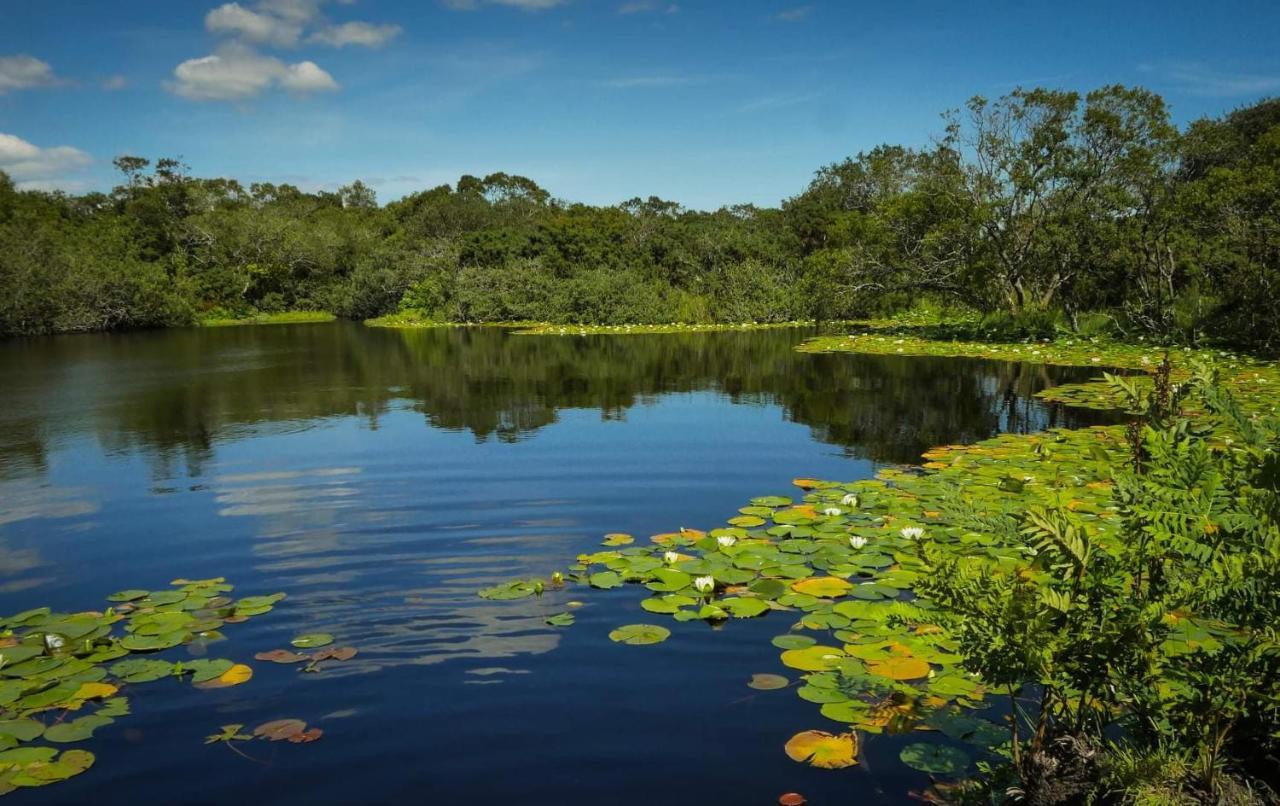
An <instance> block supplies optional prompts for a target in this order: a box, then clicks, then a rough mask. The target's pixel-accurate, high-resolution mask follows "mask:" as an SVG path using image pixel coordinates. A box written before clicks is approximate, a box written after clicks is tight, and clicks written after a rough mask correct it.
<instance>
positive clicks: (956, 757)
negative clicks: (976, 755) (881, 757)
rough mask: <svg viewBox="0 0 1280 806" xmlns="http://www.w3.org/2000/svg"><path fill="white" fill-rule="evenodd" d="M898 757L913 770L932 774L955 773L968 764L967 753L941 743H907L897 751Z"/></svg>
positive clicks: (961, 770)
mask: <svg viewBox="0 0 1280 806" xmlns="http://www.w3.org/2000/svg"><path fill="white" fill-rule="evenodd" d="M898 758H900V759H902V763H903V764H906V765H907V766H908V767H910V768H911V769H913V770H919V771H920V772H927V773H932V774H934V775H955V774H957V773H960V772H963V771H964V770H965V768H967V767H968V766H969V756H968V754H967V753H965V752H964V751H963V750H959V749H957V748H954V747H949V746H947V745H942V744H926V743H924V742H919V743H917V744H909V745H907V746H906V747H904V748H902V751H901V752H900V753H898Z"/></svg>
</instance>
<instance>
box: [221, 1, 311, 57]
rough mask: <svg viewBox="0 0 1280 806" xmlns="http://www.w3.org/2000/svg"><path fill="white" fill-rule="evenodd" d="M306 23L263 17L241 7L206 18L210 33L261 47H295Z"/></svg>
mask: <svg viewBox="0 0 1280 806" xmlns="http://www.w3.org/2000/svg"><path fill="white" fill-rule="evenodd" d="M304 22H305V21H304V20H299V19H296V18H285V17H280V16H277V15H275V14H260V13H258V12H257V11H253V10H251V9H247V8H245V7H244V6H242V5H240V4H239V3H226V4H225V5H221V6H218V7H217V8H215V9H214V10H213V11H210V12H209V13H208V14H206V15H205V18H204V27H205V28H206V29H208V31H209V32H210V33H214V34H223V35H227V36H236V37H240V38H242V39H244V40H246V41H249V42H253V43H255V44H259V45H275V46H277V47H285V48H289V47H293V46H294V45H296V44H298V38H299V37H301V36H302V28H303V24H304Z"/></svg>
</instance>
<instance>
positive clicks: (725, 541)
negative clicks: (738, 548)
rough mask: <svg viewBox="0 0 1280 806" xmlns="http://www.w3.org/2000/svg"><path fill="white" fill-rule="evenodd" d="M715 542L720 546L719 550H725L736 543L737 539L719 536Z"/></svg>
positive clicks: (730, 536)
mask: <svg viewBox="0 0 1280 806" xmlns="http://www.w3.org/2000/svg"><path fill="white" fill-rule="evenodd" d="M716 542H717V543H719V544H720V548H724V549H727V548H729V547H730V546H732V545H733V544H734V543H737V542H738V539H737V538H736V537H734V536H733V535H720V536H719V537H717V538H716Z"/></svg>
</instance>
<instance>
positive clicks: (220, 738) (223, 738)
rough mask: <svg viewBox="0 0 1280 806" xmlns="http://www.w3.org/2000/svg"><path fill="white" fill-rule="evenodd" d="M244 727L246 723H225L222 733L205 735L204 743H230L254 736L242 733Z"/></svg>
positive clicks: (246, 739)
mask: <svg viewBox="0 0 1280 806" xmlns="http://www.w3.org/2000/svg"><path fill="white" fill-rule="evenodd" d="M243 729H244V725H223V726H222V733H215V734H213V735H212V736H206V737H204V743H205V744H214V743H217V742H226V743H228V744H230V743H231V742H247V741H249V740H250V739H252V738H253V737H252V736H248V735H246V734H243V733H241V732H240V731H241V730H243Z"/></svg>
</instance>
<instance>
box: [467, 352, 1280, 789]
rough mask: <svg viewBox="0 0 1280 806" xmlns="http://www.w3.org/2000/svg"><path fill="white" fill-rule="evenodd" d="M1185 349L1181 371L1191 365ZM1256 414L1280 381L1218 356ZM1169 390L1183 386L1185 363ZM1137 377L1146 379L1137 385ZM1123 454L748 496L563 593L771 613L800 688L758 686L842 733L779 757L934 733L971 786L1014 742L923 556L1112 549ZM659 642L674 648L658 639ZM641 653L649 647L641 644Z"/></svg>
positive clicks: (1049, 450) (1053, 439) (1066, 434)
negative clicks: (782, 692)
mask: <svg viewBox="0 0 1280 806" xmlns="http://www.w3.org/2000/svg"><path fill="white" fill-rule="evenodd" d="M799 349H802V350H804V351H808V352H865V353H876V354H903V355H932V356H972V357H980V358H995V359H1002V360H1016V361H1029V362H1037V363H1046V364H1059V365H1068V366H1085V367H1098V368H1099V369H1103V368H1108V369H1123V370H1128V371H1133V372H1136V373H1144V372H1150V371H1154V370H1155V368H1156V367H1157V366H1158V365H1159V364H1160V363H1161V362H1162V361H1163V360H1164V357H1165V352H1164V350H1163V349H1159V348H1153V347H1139V346H1126V345H1114V344H1100V343H1094V342H1087V341H1064V342H1049V343H1026V344H1003V345H1002V344H984V343H977V342H972V343H970V342H942V341H930V340H927V339H921V338H918V337H913V336H910V335H907V334H896V333H895V334H884V333H862V334H855V335H853V336H830V337H820V338H815V339H811V340H809V341H807V342H805V343H804V344H803V345H802V346H801V347H800V348H799ZM1186 357H1187V356H1185V355H1183V351H1179V352H1178V353H1176V354H1175V355H1174V356H1173V357H1172V360H1173V361H1174V362H1175V364H1176V363H1184V362H1185V359H1186ZM1213 357H1214V358H1215V360H1216V361H1217V362H1218V365H1219V367H1220V368H1222V369H1223V370H1224V372H1223V374H1224V377H1225V378H1226V379H1227V382H1228V384H1229V385H1230V386H1231V387H1232V390H1233V392H1234V393H1235V394H1236V396H1237V399H1238V400H1239V401H1240V403H1241V404H1242V406H1244V407H1245V409H1246V410H1252V411H1275V410H1276V408H1277V402H1278V400H1277V395H1276V392H1275V391H1274V390H1275V389H1276V388H1277V385H1280V368H1278V367H1276V366H1275V365H1270V364H1263V363H1260V362H1257V361H1254V360H1251V359H1245V358H1240V357H1238V356H1231V355H1224V354H1214V356H1213ZM1174 377H1175V379H1177V378H1178V377H1180V373H1179V371H1178V369H1177V366H1176V365H1175V372H1174ZM1142 380H1143V379H1142V378H1141V377H1139V382H1141V381H1142ZM1107 388H1108V387H1107V386H1106V385H1105V384H1104V383H1103V382H1102V381H1101V379H1100V380H1099V381H1098V382H1090V383H1087V384H1076V385H1071V386H1068V387H1058V388H1056V390H1055V389H1051V390H1047V392H1046V393H1042V394H1043V397H1045V398H1048V399H1051V400H1057V401H1060V402H1064V403H1068V404H1070V405H1092V406H1094V407H1098V408H1106V407H1113V406H1114V405H1115V398H1114V397H1111V396H1110V392H1109V391H1106V390H1107ZM1126 456H1127V445H1126V442H1125V433H1124V428H1123V427H1121V426H1099V427H1093V428H1081V429H1054V430H1050V431H1046V432H1043V433H1039V434H1033V435H1014V434H1005V435H1001V436H998V437H995V438H993V439H989V440H984V441H981V442H978V443H975V444H971V445H946V446H940V447H938V448H935V449H933V450H931V451H929V452H928V453H926V454H925V455H924V457H923V458H924V460H925V461H924V464H923V467H890V468H886V469H884V470H882V471H881V472H880V473H879V474H878V476H877V478H875V479H871V480H864V481H858V482H853V483H847V484H846V483H838V482H828V481H822V480H818V479H809V478H805V479H796V480H795V484H796V486H797V487H798V488H799V489H800V490H801V491H802V496H801V498H800V499H799V500H796V499H795V498H793V497H789V496H778V495H770V496H763V497H759V498H755V499H752V500H751V501H750V503H749V505H748V506H745V507H743V508H742V509H740V510H739V512H738V514H737V515H736V516H734V517H733V518H731V519H729V520H728V522H727V524H726V525H725V526H723V527H720V528H715V529H711V530H709V531H702V530H698V529H689V528H681V529H679V530H677V531H674V532H669V533H664V534H659V535H654V536H653V537H652V538H650V541H649V544H648V545H638V544H633V543H629V542H625V541H616V540H615V541H609V540H606V546H605V550H601V551H595V552H593V553H589V554H583V555H580V556H579V557H578V558H577V563H576V564H575V565H573V566H571V567H570V568H569V569H568V571H569V573H568V574H567V575H563V574H560V573H559V572H557V574H556V575H555V576H554V577H553V578H552V582H551V583H550V584H551V585H552V586H553V587H555V586H558V585H559V584H561V583H562V582H565V581H567V582H569V583H575V584H582V585H588V586H590V587H593V588H599V589H609V588H615V587H618V586H621V585H624V584H633V585H637V586H643V587H644V588H647V589H648V591H649V596H648V597H647V598H645V599H643V600H641V602H640V606H641V607H642V608H643V609H644V610H646V611H647V612H649V613H653V614H659V615H665V616H669V617H670V618H672V619H674V620H676V621H681V622H687V621H696V620H702V621H709V622H724V621H726V620H732V619H742V618H758V617H764V616H768V617H771V618H778V619H784V620H787V621H788V622H789V624H788V625H787V629H786V630H785V631H784V632H783V634H780V635H778V636H777V637H776V638H774V640H773V643H774V645H775V646H776V647H777V648H778V649H779V650H781V652H780V657H779V661H780V664H781V665H782V666H783V667H786V668H788V669H791V670H794V671H796V672H799V675H798V679H797V680H796V681H795V682H794V683H792V682H791V681H790V680H789V679H787V678H786V677H783V676H782V675H778V674H774V673H772V672H760V673H757V674H756V675H754V676H753V677H752V678H751V682H750V683H749V685H750V686H751V687H752V688H755V689H757V690H771V689H782V688H792V689H794V690H795V692H796V693H797V695H798V696H800V697H801V698H803V699H805V700H807V701H809V702H812V703H814V704H815V705H817V706H818V708H819V711H820V713H821V714H822V716H823V717H825V718H826V719H828V720H829V721H830V722H834V723H837V726H838V727H837V732H835V733H830V732H827V731H823V730H808V731H804V732H802V733H800V734H797V735H796V736H794V737H793V738H792V739H791V740H790V741H789V742H787V743H786V747H785V749H786V752H787V754H788V755H789V756H790V757H791V758H793V759H795V760H796V761H799V762H803V763H808V764H811V765H813V766H816V767H822V768H828V769H836V768H842V767H848V766H852V765H853V764H855V763H856V762H857V753H858V747H859V741H858V736H859V734H861V733H880V732H893V733H903V732H915V731H920V732H931V733H933V734H934V735H937V736H940V737H944V738H945V739H946V740H947V741H942V740H939V741H930V742H922V743H913V744H911V745H908V746H907V747H906V748H904V749H903V750H902V753H901V756H900V758H901V760H902V762H903V763H904V764H906V765H907V766H910V767H912V768H914V769H917V770H920V771H924V772H929V773H931V774H938V775H961V774H963V773H964V772H965V771H966V770H968V769H970V767H971V763H972V758H971V754H970V752H968V751H965V750H962V749H960V746H961V745H969V746H970V747H971V748H972V749H973V750H976V751H978V752H984V751H987V750H989V749H993V748H997V747H998V746H999V745H1002V744H1004V743H1005V742H1007V741H1008V739H1009V729H1008V726H1007V724H1006V723H1005V722H1004V721H1003V720H1001V719H998V718H987V717H985V716H984V715H983V710H984V709H985V708H986V707H987V705H988V704H987V703H986V701H985V699H986V694H987V690H986V687H985V685H984V684H983V681H982V680H981V679H979V678H977V677H976V676H974V675H972V674H970V673H968V672H966V671H965V670H964V669H963V668H962V666H961V661H962V658H961V656H960V654H959V646H958V643H957V641H956V640H955V638H954V637H953V636H952V635H951V634H950V633H949V632H948V630H947V629H946V627H945V624H946V623H947V618H946V614H945V613H941V612H939V611H938V609H937V608H936V606H935V605H934V604H933V603H932V602H930V601H929V600H927V599H925V598H923V597H921V596H920V595H918V594H917V592H916V591H915V590H914V587H915V583H916V582H917V580H918V579H919V578H920V574H921V572H922V569H923V568H924V562H923V560H922V559H921V557H922V552H923V550H924V548H925V547H926V546H927V547H929V550H930V551H931V552H933V553H934V554H935V556H936V555H938V554H942V555H945V554H946V553H954V554H955V555H956V556H963V557H967V558H978V559H980V560H982V561H985V562H987V563H989V564H990V567H991V572H992V573H993V574H998V573H1043V572H1034V571H1032V570H1030V568H1029V563H1028V562H1027V560H1028V557H1027V555H1026V552H1027V551H1028V549H1027V548H1026V544H1025V542H1024V541H1021V540H1017V539H1012V538H1011V537H1010V536H1009V535H1006V534H1001V532H1000V530H999V529H986V528H977V527H975V524H980V523H982V522H984V519H987V520H988V521H989V522H993V523H994V522H997V521H999V520H1000V518H998V517H997V516H1000V515H1003V514H1006V513H1015V512H1021V511H1025V510H1026V509H1027V508H1028V507H1032V506H1039V507H1044V508H1046V509H1051V508H1057V507H1065V508H1067V509H1069V510H1071V511H1072V512H1073V513H1074V514H1075V516H1076V518H1077V520H1078V522H1079V523H1080V528H1082V529H1085V530H1087V532H1088V533H1089V537H1090V539H1091V540H1092V541H1094V542H1096V543H1098V544H1100V545H1104V546H1105V545H1106V544H1107V543H1108V541H1112V540H1115V539H1118V536H1117V533H1116V532H1117V524H1118V522H1119V518H1118V509H1117V506H1116V504H1115V502H1114V501H1113V498H1112V492H1113V491H1112V484H1111V481H1110V479H1111V476H1112V471H1113V469H1114V467H1116V466H1117V465H1118V464H1120V463H1122V462H1124V461H1125V460H1126ZM546 585H547V583H544V582H543V581H541V580H517V581H513V582H509V583H504V584H502V585H497V586H494V587H492V588H489V589H486V590H485V591H482V592H481V595H482V596H486V597H487V598H491V599H513V598H521V597H525V596H534V595H540V594H541V593H542V592H543V590H544V589H545V587H546ZM1179 627H1180V629H1179V630H1178V631H1175V632H1174V634H1173V636H1172V637H1171V638H1170V640H1171V641H1172V642H1174V643H1175V644H1177V646H1173V647H1170V649H1171V651H1178V649H1179V648H1180V647H1181V648H1182V649H1185V651H1188V652H1191V651H1197V650H1198V649H1202V648H1204V647H1206V646H1211V645H1212V644H1213V642H1215V641H1219V640H1226V637H1225V636H1223V635H1221V634H1218V633H1215V630H1214V627H1213V625H1210V624H1205V623H1203V622H1198V621H1196V620H1194V619H1191V618H1188V619H1186V620H1185V622H1184V623H1183V624H1181V625H1179ZM654 629H658V628H656V627H655V626H653V625H630V626H628V627H621V628H618V629H616V630H614V632H613V633H611V634H610V637H611V638H612V639H613V640H615V641H621V642H624V643H635V641H628V640H626V639H627V638H628V637H632V636H642V637H643V636H648V635H653V634H655V633H651V632H649V631H650V630H654ZM662 637H663V638H665V635H664V636H662ZM639 643H652V641H647V640H643V639H642V640H641V641H639Z"/></svg>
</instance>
